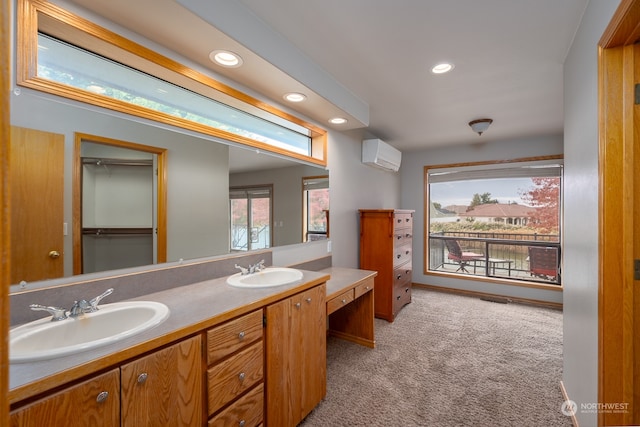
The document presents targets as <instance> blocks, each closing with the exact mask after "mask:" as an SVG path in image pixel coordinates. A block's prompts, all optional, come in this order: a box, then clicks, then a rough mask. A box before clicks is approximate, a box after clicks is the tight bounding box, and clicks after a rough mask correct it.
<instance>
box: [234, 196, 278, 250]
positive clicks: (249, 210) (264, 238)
mask: <svg viewBox="0 0 640 427" xmlns="http://www.w3.org/2000/svg"><path fill="white" fill-rule="evenodd" d="M272 193H273V189H272V187H271V186H263V187H262V186H261V187H243V188H231V189H230V190H229V207H230V218H231V228H230V229H231V239H230V241H231V251H252V250H256V249H266V248H270V247H271V244H272V242H271V237H272V236H271V216H272V215H271V210H272V209H271V206H272Z"/></svg>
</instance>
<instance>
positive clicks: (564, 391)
mask: <svg viewBox="0 0 640 427" xmlns="http://www.w3.org/2000/svg"><path fill="white" fill-rule="evenodd" d="M560 391H561V392H562V397H564V401H565V402H566V401H568V400H571V399H569V393H567V389H566V388H564V383H563V382H562V380H561V381H560ZM571 424H573V427H580V425H579V424H578V419H577V418H576V414H573V415H571Z"/></svg>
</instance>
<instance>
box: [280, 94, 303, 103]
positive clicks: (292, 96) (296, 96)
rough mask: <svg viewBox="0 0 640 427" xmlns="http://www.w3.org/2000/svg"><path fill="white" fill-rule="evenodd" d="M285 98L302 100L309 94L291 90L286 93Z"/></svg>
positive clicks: (291, 100) (292, 100)
mask: <svg viewBox="0 0 640 427" xmlns="http://www.w3.org/2000/svg"><path fill="white" fill-rule="evenodd" d="M284 99H286V100H287V101H289V102H302V101H304V100H305V99H307V96H306V95H305V94H303V93H298V92H290V93H287V94H285V95H284Z"/></svg>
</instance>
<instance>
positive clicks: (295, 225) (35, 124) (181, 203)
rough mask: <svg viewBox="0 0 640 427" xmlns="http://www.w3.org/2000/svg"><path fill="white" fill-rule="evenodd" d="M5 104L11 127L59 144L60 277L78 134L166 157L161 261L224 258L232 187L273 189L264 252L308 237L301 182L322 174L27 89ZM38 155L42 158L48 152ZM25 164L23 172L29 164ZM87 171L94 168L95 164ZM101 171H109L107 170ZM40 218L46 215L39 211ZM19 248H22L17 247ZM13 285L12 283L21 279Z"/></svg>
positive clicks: (69, 271) (67, 260) (67, 262)
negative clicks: (61, 175)
mask: <svg viewBox="0 0 640 427" xmlns="http://www.w3.org/2000/svg"><path fill="white" fill-rule="evenodd" d="M11 101H12V102H11V122H12V126H16V127H20V128H28V129H37V130H38V131H39V132H42V131H44V132H46V133H47V134H53V135H57V136H58V139H62V140H64V149H63V151H61V152H63V159H62V162H63V169H64V171H63V173H64V180H63V189H62V194H61V198H62V200H63V206H62V209H61V210H62V212H61V214H60V215H58V217H59V218H60V217H61V218H62V223H60V224H58V225H57V226H56V227H57V228H58V230H59V234H60V235H61V236H62V239H63V241H64V243H63V249H62V251H60V252H61V253H60V259H61V260H62V262H63V263H64V272H63V275H64V276H65V277H66V276H71V275H74V269H73V257H74V255H75V254H74V251H73V238H74V233H73V232H72V230H73V228H74V227H73V225H74V219H73V216H74V215H73V212H74V211H73V209H74V205H73V191H72V189H73V185H74V183H75V184H76V185H77V184H78V182H77V181H74V180H76V179H77V177H76V176H74V173H73V165H74V161H76V157H79V156H80V155H81V153H78V152H77V150H76V148H75V141H76V139H77V137H78V134H85V135H92V136H98V135H99V136H100V137H101V138H100V140H101V141H103V140H118V141H128V142H133V143H136V144H140V145H144V146H149V147H156V148H157V149H158V150H159V151H163V152H164V153H166V154H165V157H166V166H165V167H166V261H167V262H173V261H178V260H181V259H183V260H189V259H194V258H201V257H207V256H213V255H222V254H227V253H230V252H231V244H230V238H231V237H230V236H231V231H230V199H229V190H230V188H232V187H243V186H245V187H249V186H261V185H269V186H271V187H272V188H273V192H272V220H271V225H272V228H271V231H270V232H271V234H272V241H271V242H272V243H271V246H282V245H289V244H295V243H301V242H303V241H305V240H307V239H308V235H306V234H305V224H306V223H305V210H306V207H307V205H306V203H305V185H304V182H305V178H306V177H311V176H327V177H328V171H327V170H325V169H324V168H320V167H317V166H315V165H309V164H305V163H302V162H300V161H297V160H292V159H287V158H284V157H282V156H274V155H271V154H268V153H265V152H259V151H256V150H255V149H247V148H244V147H240V146H234V145H233V144H231V145H230V144H229V143H227V142H226V141H216V140H214V139H213V138H211V137H207V136H202V135H197V134H195V133H192V132H188V131H184V130H180V129H172V128H171V127H169V126H166V125H162V124H158V123H153V122H150V121H144V120H141V119H139V118H133V117H129V116H127V115H124V114H120V113H114V112H110V111H107V110H101V109H99V108H97V107H87V106H85V105H82V104H80V103H76V102H69V101H62V100H60V99H59V98H56V97H55V96H52V95H42V94H39V93H37V92H35V91H31V90H22V91H21V93H20V94H19V95H17V94H14V95H13V96H12V99H11ZM41 155H42V156H46V155H47V152H46V151H45V153H41ZM87 157H92V156H90V155H87ZM93 157H96V156H93ZM106 157H108V156H106ZM111 157H112V156H111ZM33 164H35V162H34V163H33ZM25 165H26V167H28V163H25ZM89 167H92V168H95V165H93V166H89ZM101 168H103V170H104V171H105V172H107V173H108V168H109V167H108V166H107V168H105V167H104V166H101ZM114 168H115V166H113V167H112V169H114ZM58 173H60V172H58ZM14 182H15V181H14ZM327 185H328V184H327ZM34 197H39V196H37V195H34ZM41 214H42V215H43V216H45V215H47V213H46V212H41ZM36 222H37V221H36ZM56 227H54V228H56ZM76 237H77V236H76ZM95 238H96V237H95V236H94V239H95ZM98 238H99V237H98ZM105 238H108V237H105ZM309 240H311V239H309ZM21 245H24V242H22V243H18V246H21ZM37 256H38V255H34V254H31V255H28V254H23V255H21V257H23V259H22V260H21V259H17V260H16V261H17V262H18V263H20V262H23V261H26V260H27V257H30V258H36V257H37ZM44 274H48V273H44ZM48 278H52V277H46V276H43V277H29V278H28V280H27V281H34V280H42V279H48ZM15 280H16V283H18V282H19V281H20V280H17V279H15ZM16 283H14V284H16Z"/></svg>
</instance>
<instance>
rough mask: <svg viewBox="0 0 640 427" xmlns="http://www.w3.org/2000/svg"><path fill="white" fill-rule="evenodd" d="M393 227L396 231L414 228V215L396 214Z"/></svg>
mask: <svg viewBox="0 0 640 427" xmlns="http://www.w3.org/2000/svg"><path fill="white" fill-rule="evenodd" d="M393 226H394V228H395V229H396V230H398V229H401V228H412V227H413V215H412V214H410V213H395V214H394V215H393Z"/></svg>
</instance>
